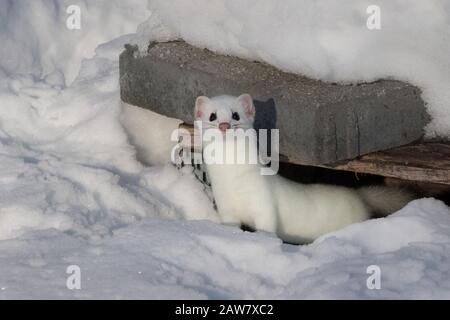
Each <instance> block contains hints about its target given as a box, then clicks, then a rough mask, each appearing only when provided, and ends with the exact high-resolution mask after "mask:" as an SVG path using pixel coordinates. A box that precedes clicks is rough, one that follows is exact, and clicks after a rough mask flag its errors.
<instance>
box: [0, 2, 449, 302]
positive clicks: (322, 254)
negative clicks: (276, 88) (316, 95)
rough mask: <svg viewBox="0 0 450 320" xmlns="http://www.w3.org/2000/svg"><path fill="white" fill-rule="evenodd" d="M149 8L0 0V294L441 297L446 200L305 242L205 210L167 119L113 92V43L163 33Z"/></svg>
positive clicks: (445, 280) (444, 293) (445, 289)
mask: <svg viewBox="0 0 450 320" xmlns="http://www.w3.org/2000/svg"><path fill="white" fill-rule="evenodd" d="M197 2H198V4H199V5H200V4H202V1H197ZM266 2H267V3H270V1H266ZM76 3H78V4H79V5H80V7H81V13H82V27H81V29H80V30H68V29H67V28H66V25H65V22H66V21H65V19H66V18H67V13H66V8H67V6H68V5H69V4H70V5H72V4H76ZM173 3H176V1H173ZM211 3H215V4H217V3H218V1H211ZM227 3H232V1H230V2H227ZM155 4H156V2H155V1H150V7H149V8H150V9H152V10H155V12H159V11H158V9H155V8H154V7H153V5H155ZM244 4H245V3H244ZM179 5H180V7H179V8H178V9H177V10H176V12H178V13H177V14H178V15H180V16H182V15H183V14H184V13H183V12H182V11H185V10H187V9H186V8H184V7H183V6H181V2H180V3H179ZM227 6H228V4H227ZM207 8H208V7H205V10H206V9H207ZM243 8H245V7H243ZM261 9H264V6H262V7H261ZM419 9H420V7H417V10H419ZM83 12H84V13H85V14H84V13H83ZM215 13H217V12H216V11H214V10H213V11H211V12H210V14H211V15H212V16H213V14H215ZM260 13H261V14H263V13H264V12H263V11H262V12H260ZM163 16H164V10H163V9H161V12H160V14H159V17H158V16H156V15H154V14H152V15H151V13H150V11H149V10H147V2H146V1H139V0H134V1H127V2H125V1H119V0H117V1H99V0H97V1H81V0H80V1H62V0H61V1H57V0H53V1H50V0H36V1H32V3H31V2H30V1H26V0H14V1H8V0H0V19H1V20H0V41H2V42H3V43H7V44H8V45H4V46H2V47H1V48H0V53H1V55H0V191H1V192H0V299H16V298H31V299H42V298H44V299H52V298H58V299H61V298H62V299H65V298H68V299H71V298H75V299H82V298H86V299H95V298H97V299H98V298H113V299H130V298H137V299H149V298H160V299H161V298H168V299H175V298H191V299H218V298H225V299H228V298H276V299H281V298H350V299H361V298H450V209H449V208H448V207H447V206H446V205H445V204H443V203H442V202H440V201H437V200H434V199H421V200H417V201H414V202H412V203H410V204H409V205H408V206H407V207H405V208H404V209H403V210H401V211H400V212H398V213H396V214H394V215H393V216H390V217H388V218H385V219H378V220H371V221H366V222H364V223H360V224H355V225H352V226H350V227H348V228H346V229H343V230H340V231H337V232H334V233H332V234H328V235H326V236H324V237H322V238H320V239H318V240H317V241H315V242H314V243H313V244H310V245H307V246H292V245H287V244H283V243H282V242H281V241H280V240H279V239H277V238H276V237H275V236H274V235H271V234H266V233H262V232H258V233H248V232H243V231H241V230H240V229H238V228H233V227H227V226H223V225H221V224H220V223H218V222H219V219H218V217H217V214H216V213H215V211H214V209H213V205H212V203H211V202H210V200H209V198H208V197H207V195H206V194H205V193H204V191H203V186H202V185H201V184H200V183H199V182H198V181H197V180H196V178H195V177H194V176H193V174H192V173H191V172H190V171H189V169H188V168H186V169H185V170H183V171H179V170H177V169H176V168H174V166H172V165H171V164H169V163H168V156H167V151H168V150H170V147H171V143H173V142H172V141H170V139H169V137H167V136H166V135H162V136H161V139H160V138H157V137H155V136H152V135H151V133H152V132H154V131H152V129H151V128H152V127H158V128H160V129H161V130H159V132H160V133H162V132H167V133H168V132H169V131H170V129H171V128H174V127H177V126H178V123H179V122H178V120H175V119H168V118H165V117H162V116H159V115H156V114H153V113H151V112H149V111H145V110H140V109H138V108H136V107H134V106H130V105H126V104H122V103H121V102H120V98H119V85H118V79H119V70H118V55H119V53H120V52H121V50H122V48H123V45H124V44H125V43H127V42H140V43H145V41H148V40H149V38H150V39H170V38H172V37H173V36H174V35H175V34H174V32H173V31H171V30H170V28H167V27H165V26H164V25H161V23H160V22H161V20H160V17H163ZM305 16H307V15H305ZM145 21H146V22H145ZM250 21H251V20H249V22H250ZM281 22H283V21H280V23H281ZM284 22H288V20H286V19H285V21H284ZM141 23H142V24H141ZM230 23H231V22H230ZM273 23H275V22H273ZM430 23H435V22H433V21H432V22H430ZM232 24H233V23H231V25H232ZM218 25H219V26H220V25H223V24H222V23H218ZM275 25H276V24H275ZM237 27H239V26H237ZM261 27H263V25H262V26H261ZM134 33H135V34H134ZM206 36H207V35H205V37H206ZM231 38H232V34H231V33H230V39H231ZM145 39H147V40H145ZM241 41H243V40H241ZM245 41H249V43H250V39H248V40H245ZM227 45H230V48H232V46H231V44H227ZM261 45H263V44H262V43H261ZM261 52H264V50H262V51H261ZM330 57H331V56H330ZM330 59H331V58H330ZM342 59H344V57H342ZM162 129H164V130H166V131H164V130H162ZM140 132H143V133H145V135H140V134H139V133H140ZM72 265H76V266H79V267H80V270H81V282H80V283H81V289H80V290H70V289H69V288H68V287H67V286H66V284H67V280H68V278H69V276H70V274H68V273H66V271H67V268H68V267H69V266H72ZM371 265H377V266H379V267H380V270H381V289H380V290H370V289H368V287H367V285H366V282H367V279H368V277H369V276H370V274H368V273H367V268H368V267H369V266H371Z"/></svg>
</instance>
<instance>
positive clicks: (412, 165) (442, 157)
mask: <svg viewBox="0 0 450 320" xmlns="http://www.w3.org/2000/svg"><path fill="white" fill-rule="evenodd" d="M321 167H325V168H329V169H335V170H344V171H353V172H358V173H370V174H375V175H380V176H385V177H392V178H399V179H404V180H412V181H424V182H433V183H441V184H448V185H450V144H445V143H421V144H416V145H408V146H403V147H399V148H394V149H390V150H386V151H380V152H375V153H371V154H368V155H365V156H362V157H359V158H357V159H353V160H349V161H341V162H338V163H333V164H328V165H323V166H321Z"/></svg>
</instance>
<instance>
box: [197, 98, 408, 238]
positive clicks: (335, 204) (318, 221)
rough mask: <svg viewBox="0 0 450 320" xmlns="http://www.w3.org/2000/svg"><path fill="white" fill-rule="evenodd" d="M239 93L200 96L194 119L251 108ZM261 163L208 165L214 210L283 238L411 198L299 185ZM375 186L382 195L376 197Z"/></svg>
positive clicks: (313, 233) (226, 117)
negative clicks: (262, 171)
mask: <svg viewBox="0 0 450 320" xmlns="http://www.w3.org/2000/svg"><path fill="white" fill-rule="evenodd" d="M246 96H247V101H248V95H246ZM241 97H242V96H241ZM241 97H239V98H235V97H229V96H226V97H218V98H213V99H207V98H206V99H205V97H202V98H201V99H200V100H197V104H196V109H195V110H196V112H197V111H198V110H201V111H202V112H201V117H197V120H202V121H203V124H206V127H214V124H217V123H223V122H229V121H230V122H231V121H232V119H231V118H230V117H231V116H230V115H231V113H232V112H231V111H230V110H240V112H245V110H247V111H248V110H250V111H251V110H252V108H248V106H239V104H240V103H242V98H241ZM253 110H254V109H253ZM211 112H216V113H217V115H218V119H217V121H214V122H213V123H211V122H210V121H209V120H208V117H209V115H210V113H211ZM253 112H254V111H253ZM253 116H254V114H253V115H251V114H249V115H247V117H246V118H245V119H242V120H241V122H245V121H247V122H248V123H241V124H239V126H240V127H243V128H251V127H252V125H253ZM232 127H235V126H232ZM250 137H251V138H250V148H249V150H248V152H255V151H256V148H257V139H256V136H254V135H251V136H250ZM230 148H234V144H233V143H232V142H227V143H226V144H225V150H228V149H230ZM225 152H226V151H225ZM260 168H261V167H260V165H258V164H243V165H242V164H224V165H220V164H210V165H207V171H208V174H209V177H210V180H211V185H212V190H213V194H214V197H215V200H216V204H217V207H218V211H219V214H220V216H221V218H222V220H223V222H224V223H227V224H233V225H240V224H245V225H247V226H250V227H252V228H254V229H256V230H263V231H267V232H274V233H276V234H277V235H278V236H279V237H280V238H281V239H283V240H284V241H287V242H292V243H304V242H309V241H312V240H314V239H316V238H317V237H319V236H321V235H323V234H325V233H328V232H331V231H334V230H337V229H340V228H343V227H345V226H347V225H349V224H352V223H356V222H361V221H364V220H367V219H369V218H370V217H371V214H372V209H377V210H381V211H383V210H384V211H385V210H390V209H399V208H401V207H402V206H403V205H405V204H406V203H407V202H408V201H409V200H411V197H409V196H407V195H406V193H401V192H399V191H397V192H394V191H393V190H389V189H387V188H382V187H377V188H365V189H361V190H354V189H350V188H345V187H338V186H331V185H320V184H315V185H304V184H300V183H296V182H293V181H290V180H288V179H285V178H283V177H281V176H277V175H275V176H263V175H261V174H260ZM380 192H382V196H383V197H384V199H376V196H377V194H380ZM391 195H393V196H392V197H391ZM383 203H384V205H383ZM389 213H390V212H389Z"/></svg>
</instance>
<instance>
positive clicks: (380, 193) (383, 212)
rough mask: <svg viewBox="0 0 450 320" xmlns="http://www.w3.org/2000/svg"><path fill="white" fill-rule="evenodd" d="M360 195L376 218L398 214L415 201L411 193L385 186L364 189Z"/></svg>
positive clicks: (361, 189) (360, 191)
mask: <svg viewBox="0 0 450 320" xmlns="http://www.w3.org/2000/svg"><path fill="white" fill-rule="evenodd" d="M358 193H359V195H360V197H361V198H362V199H363V201H364V203H365V204H366V206H367V207H368V208H369V209H370V211H371V212H372V214H373V215H374V216H375V217H385V216H387V215H389V214H391V213H394V212H397V211H398V210H400V209H401V208H403V207H404V206H405V205H406V204H407V203H409V202H410V201H412V200H414V195H413V194H412V193H411V192H408V191H406V190H403V189H398V188H391V187H385V186H370V187H363V188H360V189H358Z"/></svg>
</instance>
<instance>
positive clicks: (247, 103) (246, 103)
mask: <svg viewBox="0 0 450 320" xmlns="http://www.w3.org/2000/svg"><path fill="white" fill-rule="evenodd" d="M238 101H239V103H240V104H241V106H242V108H244V111H245V114H246V115H247V117H254V116H255V113H256V110H255V105H254V104H253V98H252V96H251V95H249V94H248V93H245V94H243V95H241V96H239V98H238Z"/></svg>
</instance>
